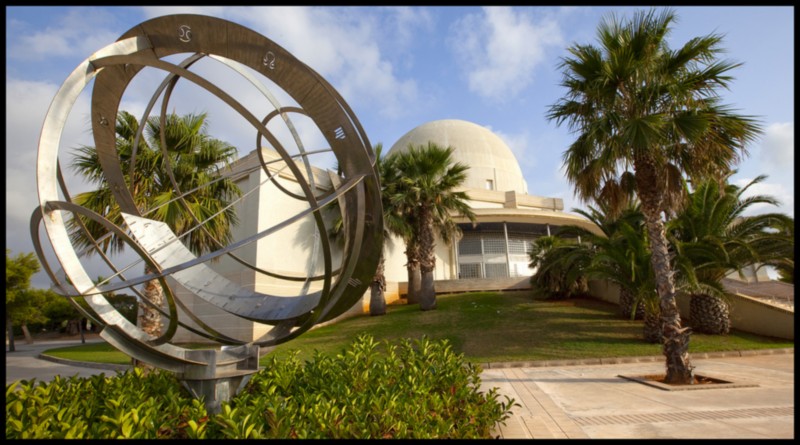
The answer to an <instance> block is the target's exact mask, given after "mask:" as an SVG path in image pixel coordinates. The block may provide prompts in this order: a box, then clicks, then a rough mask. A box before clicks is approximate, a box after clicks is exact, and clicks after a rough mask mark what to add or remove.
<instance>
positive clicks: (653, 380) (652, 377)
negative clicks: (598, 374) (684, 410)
mask: <svg viewBox="0 0 800 445" xmlns="http://www.w3.org/2000/svg"><path fill="white" fill-rule="evenodd" d="M617 377H621V378H623V379H626V380H631V381H634V382H638V383H642V384H644V385H647V386H650V387H653V388H658V389H661V390H664V391H688V390H697V389H723V388H748V387H755V386H758V385H756V384H754V383H749V382H733V381H731V380H726V379H721V378H718V377H711V376H707V375H702V374H695V375H694V382H693V383H691V384H685V383H681V384H676V383H664V380H665V378H666V375H665V374H646V375H639V376H626V375H620V376H617Z"/></svg>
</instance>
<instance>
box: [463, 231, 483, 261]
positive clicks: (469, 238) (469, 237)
mask: <svg viewBox="0 0 800 445" xmlns="http://www.w3.org/2000/svg"><path fill="white" fill-rule="evenodd" d="M481 253H483V251H482V250H481V237H480V235H477V236H476V235H475V234H472V233H465V234H464V237H463V238H461V240H460V241H459V242H458V255H459V256H461V255H480V254H481Z"/></svg>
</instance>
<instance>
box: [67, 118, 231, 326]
mask: <svg viewBox="0 0 800 445" xmlns="http://www.w3.org/2000/svg"><path fill="white" fill-rule="evenodd" d="M164 122H165V124H164V127H163V130H164V134H163V136H164V141H165V142H166V153H167V156H165V155H164V152H163V151H162V149H161V146H162V142H161V136H162V131H161V130H162V123H161V119H160V118H159V117H158V116H152V117H150V119H148V120H147V123H146V127H145V128H144V132H143V133H144V138H143V139H141V140H140V141H139V144H138V148H137V149H136V150H135V160H134V156H133V154H134V141H135V140H136V137H137V132H138V130H139V122H138V121H137V119H136V118H135V117H134V116H133V115H131V114H130V113H128V112H126V111H121V112H120V113H119V114H118V117H117V122H116V127H115V130H116V134H117V142H116V149H117V154H118V155H119V163H120V166H121V169H122V172H123V174H124V175H125V182H126V184H128V188H129V191H130V193H131V196H132V197H133V200H134V202H135V204H136V207H137V209H138V211H139V213H140V215H141V216H144V217H147V218H150V219H154V220H157V221H162V222H165V223H166V224H167V225H168V226H169V227H170V228H171V229H172V230H173V231H174V232H175V234H176V236H178V237H179V238H180V239H181V240H182V242H183V243H184V244H185V245H186V246H187V247H188V248H189V249H190V250H191V251H192V252H194V253H195V254H202V253H205V252H209V251H212V250H214V249H217V248H221V247H223V246H224V245H226V244H227V243H229V242H230V241H231V239H232V233H231V229H232V227H233V226H234V225H235V224H236V223H237V217H236V213H235V211H234V210H233V208H232V207H231V206H230V203H231V202H232V200H233V199H235V198H236V197H238V196H240V194H241V192H240V190H239V188H238V187H237V186H236V185H235V184H234V183H233V181H232V180H231V179H229V178H225V177H222V175H221V171H222V168H224V167H226V166H228V164H229V163H230V162H231V161H233V160H234V159H235V158H236V155H237V150H236V148H235V147H233V146H232V145H230V144H227V143H225V142H223V141H220V140H218V139H214V138H212V137H210V136H209V135H208V134H207V127H208V124H207V120H206V114H199V115H193V114H190V115H186V116H177V115H175V114H170V115H168V116H166V117H165V120H164ZM167 164H169V166H170V167H171V169H172V172H173V177H174V180H175V182H176V185H177V189H176V188H175V187H174V185H173V182H172V179H171V178H170V177H169V175H168V172H167V168H166V166H167ZM71 167H72V169H73V170H74V171H75V172H77V173H78V174H80V175H82V176H83V177H85V178H86V179H88V180H89V181H90V182H91V183H93V184H95V185H96V186H97V189H96V190H93V191H89V192H84V193H81V194H79V195H77V196H75V197H74V199H73V200H74V202H75V203H77V204H78V205H81V206H83V207H85V208H87V209H90V210H93V211H95V212H97V213H98V214H100V215H101V216H103V217H104V218H106V219H108V220H110V221H111V222H112V223H114V224H115V225H117V226H120V227H123V226H124V220H123V218H122V215H121V210H120V207H119V204H118V203H117V201H116V199H115V197H114V194H113V193H112V191H111V189H110V187H109V184H108V182H106V181H105V180H104V176H103V168H102V166H101V164H100V161H99V159H98V154H97V150H96V149H95V147H91V146H81V147H79V148H78V149H77V150H76V152H75V156H74V158H73V159H72V162H71ZM178 190H180V193H179V192H178ZM81 222H82V224H79V223H78V221H77V220H75V219H73V220H72V221H70V222H69V230H70V236H71V238H72V240H73V243H75V244H76V245H77V246H79V247H83V248H86V247H90V246H92V245H93V243H94V241H93V240H99V239H103V241H102V243H101V244H100V249H101V250H102V251H103V252H104V253H109V252H112V253H113V252H120V251H121V250H123V248H124V247H125V243H124V240H122V239H121V238H119V237H117V236H115V235H113V234H112V235H111V236H106V235H107V230H106V229H105V228H104V227H103V226H102V225H101V224H99V223H97V222H95V221H93V220H88V219H84V218H81ZM201 223H202V229H198V230H196V229H197V228H198V226H199V225H200V224H201ZM81 226H84V227H85V230H84V229H83V228H82V227H81ZM89 253H90V254H91V253H92V251H91V250H89ZM153 272H154V271H152V270H149V269H147V270H145V273H146V274H150V273H153ZM143 295H144V300H146V301H144V303H145V304H143V305H142V313H143V315H142V318H141V319H140V323H141V327H142V330H143V331H144V332H146V333H148V334H149V335H151V336H153V337H159V335H161V330H162V322H161V314H162V310H161V307H162V304H163V290H162V289H161V286H160V283H159V282H158V281H157V280H152V281H149V282H147V283H146V284H145V286H144V289H143Z"/></svg>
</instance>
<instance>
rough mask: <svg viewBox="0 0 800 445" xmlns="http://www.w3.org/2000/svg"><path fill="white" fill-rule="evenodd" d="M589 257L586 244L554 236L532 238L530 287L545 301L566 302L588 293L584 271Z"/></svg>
mask: <svg viewBox="0 0 800 445" xmlns="http://www.w3.org/2000/svg"><path fill="white" fill-rule="evenodd" d="M592 255H593V250H592V247H591V245H590V243H578V242H577V241H576V240H575V239H566V238H562V237H561V236H558V235H548V236H541V237H539V238H536V240H535V241H534V242H533V245H532V248H531V252H530V258H531V261H530V263H529V264H528V266H529V267H530V268H531V269H534V270H535V272H534V273H533V275H531V280H530V281H531V284H532V285H533V286H534V291H535V292H537V293H545V294H546V295H547V298H548V299H556V300H561V299H566V298H571V297H573V296H577V295H583V294H586V293H587V292H588V291H589V287H588V282H587V280H586V268H587V267H588V263H589V261H590V260H591V258H592Z"/></svg>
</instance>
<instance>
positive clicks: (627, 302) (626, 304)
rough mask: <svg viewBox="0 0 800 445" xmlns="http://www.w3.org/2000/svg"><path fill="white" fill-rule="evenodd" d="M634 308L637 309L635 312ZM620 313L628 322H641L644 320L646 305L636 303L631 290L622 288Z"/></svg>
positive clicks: (620, 292) (620, 291)
mask: <svg viewBox="0 0 800 445" xmlns="http://www.w3.org/2000/svg"><path fill="white" fill-rule="evenodd" d="M634 306H635V307H636V310H635V311H634ZM619 313H620V316H622V318H624V319H626V320H641V319H643V318H644V303H642V302H637V301H635V297H634V295H633V292H631V290H630V289H626V288H624V287H623V288H620V290H619Z"/></svg>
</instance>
